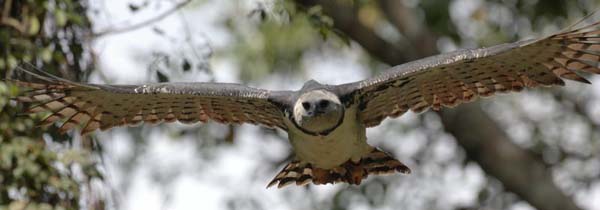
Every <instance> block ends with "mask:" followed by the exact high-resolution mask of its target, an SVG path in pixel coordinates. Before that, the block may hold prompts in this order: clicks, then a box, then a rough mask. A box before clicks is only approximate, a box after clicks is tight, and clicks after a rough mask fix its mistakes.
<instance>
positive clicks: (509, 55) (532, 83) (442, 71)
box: [339, 22, 600, 127]
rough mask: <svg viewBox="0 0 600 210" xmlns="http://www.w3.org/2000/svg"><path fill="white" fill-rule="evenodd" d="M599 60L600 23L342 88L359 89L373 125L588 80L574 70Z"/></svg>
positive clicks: (366, 119) (364, 115)
mask: <svg viewBox="0 0 600 210" xmlns="http://www.w3.org/2000/svg"><path fill="white" fill-rule="evenodd" d="M599 61H600V22H597V23H593V24H590V25H587V26H584V27H581V28H579V29H575V30H572V29H571V30H570V31H567V32H561V33H557V34H554V35H552V36H548V37H546V38H542V39H535V40H525V41H520V42H515V43H508V44H501V45H496V46H492V47H488V48H481V49H474V50H460V51H455V52H451V53H446V54H441V55H437V56H432V57H428V58H424V59H421V60H417V61H413V62H410V63H406V64H403V65H399V66H395V67H392V68H391V69H390V70H388V71H386V72H384V73H383V74H381V75H378V76H375V77H373V78H370V79H366V80H363V81H359V82H355V83H349V84H343V85H340V86H339V88H340V89H343V90H344V92H352V93H353V94H359V100H360V102H361V106H360V108H361V111H360V118H361V119H362V122H363V124H365V125H366V126H368V127H371V126H376V125H378V124H379V123H381V121H382V120H383V119H385V118H386V117H398V116H400V115H401V114H403V113H405V112H406V111H408V110H412V111H415V112H421V111H423V110H425V109H427V108H432V109H434V110H439V109H440V108H441V107H442V106H446V107H453V106H456V105H458V104H460V103H465V102H469V101H472V100H474V99H476V98H477V97H478V96H491V95H493V94H495V93H496V92H507V91H520V90H522V89H523V88H524V87H536V86H552V85H564V81H563V80H562V79H569V80H575V81H579V82H584V83H589V82H588V81H587V80H586V79H584V78H583V77H581V76H579V75H577V74H576V73H575V72H576V71H579V72H589V73H595V74H598V73H600V69H599V68H598V64H599ZM561 78H562V79H561Z"/></svg>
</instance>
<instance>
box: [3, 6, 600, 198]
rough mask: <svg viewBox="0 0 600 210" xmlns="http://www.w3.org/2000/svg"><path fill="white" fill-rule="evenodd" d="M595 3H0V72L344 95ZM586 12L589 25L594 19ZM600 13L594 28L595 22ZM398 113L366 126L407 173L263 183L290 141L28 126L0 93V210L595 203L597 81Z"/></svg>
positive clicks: (599, 127) (285, 156)
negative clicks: (338, 87)
mask: <svg viewBox="0 0 600 210" xmlns="http://www.w3.org/2000/svg"><path fill="white" fill-rule="evenodd" d="M598 9H600V0H570V1H561V0H544V1H540V0H449V1H434V0H422V1H418V0H373V1H368V0H238V1H235V0H230V1H222V0H194V1H191V0H98V1H77V0H0V74H1V75H2V76H1V77H2V78H5V77H10V76H11V74H12V69H14V68H15V67H16V66H17V65H18V64H19V63H21V62H23V61H24V62H28V63H31V64H33V65H35V66H37V67H38V68H40V69H43V70H45V71H48V72H51V73H52V74H55V75H60V76H61V77H65V78H68V79H71V80H76V81H86V82H92V83H109V84H137V83H146V82H167V81H178V82H183V81H218V82H236V83H243V84H247V85H250V86H253V87H259V88H267V89H277V90H282V89H294V90H295V89H299V88H300V87H301V86H302V83H303V82H304V81H306V80H308V79H315V80H317V81H319V82H322V83H329V84H341V83H346V82H353V81H357V80H360V79H365V78H367V77H369V76H371V75H373V74H377V73H379V72H381V71H384V70H385V69H387V68H389V67H390V66H393V65H397V64H401V63H404V62H407V61H411V60H415V59H418V58H422V57H425V56H429V55H434V54H437V53H440V52H448V51H453V50H456V49H460V48H476V47H482V46H491V45H495V44H500V43H504V42H513V41H517V40H522V39H527V38H533V37H540V36H544V35H548V34H551V33H553V32H556V31H559V30H560V29H562V28H565V27H567V26H569V25H571V24H573V23H574V22H576V21H578V20H580V19H582V18H583V17H585V16H586V15H587V14H589V13H591V12H594V11H597V10H598ZM596 16H600V15H596ZM595 20H600V17H598V18H595ZM585 76H586V77H587V78H588V79H589V80H590V81H592V83H594V84H593V85H584V84H579V83H574V82H567V85H566V87H564V88H542V89H535V90H528V91H525V92H524V93H520V94H505V95H500V96H497V97H494V98H492V99H483V100H479V101H478V102H476V103H471V104H467V105H462V106H459V107H458V108H455V109H445V110H443V111H441V112H433V111H430V112H426V113H424V114H420V115H416V114H414V113H406V114H404V115H403V116H402V117H400V118H398V119H394V120H386V121H385V122H384V123H383V124H382V125H381V126H378V127H376V128H372V129H369V130H368V133H367V136H368V138H369V142H370V143H371V144H373V145H376V146H378V147H380V148H383V149H384V150H385V151H389V152H390V153H391V154H392V155H393V156H395V157H397V158H398V159H399V160H401V161H402V162H404V163H406V164H407V165H408V166H409V167H411V169H412V170H413V173H412V174H410V175H393V176H372V177H369V178H368V179H367V180H365V181H364V182H363V184H361V185H360V186H349V185H346V184H337V185H326V186H314V185H308V186H306V187H287V188H284V189H281V190H278V189H265V186H266V184H267V183H268V182H269V181H270V180H271V179H272V178H273V176H275V174H276V173H277V172H278V171H279V170H280V168H281V167H283V166H284V164H285V163H286V161H287V160H289V158H290V155H291V150H290V146H289V144H288V142H287V137H286V134H285V133H284V132H282V131H279V130H269V129H263V128H259V127H255V126H250V125H241V126H226V125H219V124H216V123H208V124H202V125H198V124H196V125H183V124H179V123H172V124H161V125H160V126H148V125H146V126H141V127H136V128H116V129H112V130H110V131H106V132H96V133H94V134H93V135H90V136H87V137H81V136H80V135H79V132H78V131H72V132H69V133H67V134H59V133H58V132H57V127H56V126H50V127H47V128H40V127H36V122H39V121H40V120H41V119H43V117H44V116H43V115H22V114H18V113H19V112H20V111H21V110H22V108H23V107H22V106H21V105H17V104H15V103H14V102H11V101H9V98H10V97H14V96H15V95H17V94H18V91H19V90H18V89H17V88H16V87H14V86H12V85H10V84H6V83H4V82H0V95H1V97H0V210H5V209H6V210H18V209H57V210H58V209H126V210H139V209H145V210H154V209H156V210H163V209H165V210H170V209H173V210H180V209H294V210H296V209H332V210H333V209H335V210H338V209H353V210H354V209H356V210H358V209H407V210H424V209H432V210H433V209H440V210H452V209H460V210H467V209H510V210H529V209H539V210H552V209H556V210H570V209H591V210H600V77H598V76H592V75H585Z"/></svg>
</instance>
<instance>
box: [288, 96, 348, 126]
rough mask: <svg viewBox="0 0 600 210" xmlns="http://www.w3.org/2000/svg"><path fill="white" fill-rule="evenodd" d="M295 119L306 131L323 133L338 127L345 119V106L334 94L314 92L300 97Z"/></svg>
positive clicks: (295, 106)
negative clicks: (342, 119)
mask: <svg viewBox="0 0 600 210" xmlns="http://www.w3.org/2000/svg"><path fill="white" fill-rule="evenodd" d="M293 117H294V121H295V122H296V124H297V125H298V126H300V127H301V128H303V129H304V130H307V131H310V132H314V133H321V132H323V131H327V130H331V129H333V128H335V127H336V126H338V123H339V122H340V120H341V118H343V117H344V106H343V105H342V103H341V102H340V99H339V98H338V97H337V96H336V95H335V94H333V93H332V92H329V91H326V90H322V89H321V90H312V91H308V92H306V93H304V94H302V95H300V97H298V100H296V103H295V104H294V116H293Z"/></svg>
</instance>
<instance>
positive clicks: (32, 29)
mask: <svg viewBox="0 0 600 210" xmlns="http://www.w3.org/2000/svg"><path fill="white" fill-rule="evenodd" d="M39 31H40V20H39V19H38V18H37V17H36V16H34V15H32V16H30V17H29V30H27V33H28V34H29V35H36V34H37V33H38V32H39Z"/></svg>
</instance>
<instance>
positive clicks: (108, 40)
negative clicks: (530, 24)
mask: <svg viewBox="0 0 600 210" xmlns="http://www.w3.org/2000/svg"><path fill="white" fill-rule="evenodd" d="M129 2H142V1H122V0H105V1H90V3H96V4H98V5H94V7H96V8H98V9H99V10H100V13H99V14H96V15H92V17H93V18H94V19H93V20H94V25H95V27H96V28H97V29H103V28H106V27H109V26H122V25H126V24H127V23H135V22H139V21H142V20H146V19H148V18H150V17H154V16H155V15H157V14H159V13H161V12H160V11H163V10H165V9H168V8H171V7H172V4H170V3H169V2H171V1H160V2H161V3H160V7H154V6H150V7H149V9H143V10H141V12H138V13H134V14H132V13H131V12H130V11H129V8H128V5H127V3H129ZM149 2H152V3H156V2H155V1H149ZM252 2H253V1H219V0H208V1H205V2H203V3H200V4H193V5H192V7H188V8H185V9H184V10H183V11H181V12H178V13H175V14H174V15H171V16H170V17H168V18H165V19H164V20H162V21H159V22H157V23H155V24H153V25H152V26H156V27H157V28H160V29H161V30H162V31H164V32H165V33H166V34H167V37H178V38H180V37H181V34H183V31H184V24H187V26H188V27H189V30H190V34H191V35H192V38H193V41H192V43H194V44H197V46H203V45H206V44H207V43H208V44H209V45H210V46H211V47H212V48H213V49H220V48H224V47H226V46H228V45H230V44H231V41H232V38H231V37H230V36H229V35H228V33H227V29H225V28H222V26H221V23H220V22H219V21H221V20H222V14H230V13H231V11H230V10H232V9H236V10H239V11H238V12H240V13H241V14H248V13H249V12H250V9H251V8H252V7H253V6H254V5H255V4H254V3H252ZM459 2H462V3H464V4H462V5H463V6H465V5H466V6H465V8H466V7H468V5H472V4H476V3H477V2H478V1H459ZM458 15H459V16H460V14H458ZM179 47H182V46H173V45H172V43H170V42H166V41H165V38H164V37H161V36H157V35H156V34H155V33H153V32H152V27H145V28H142V29H139V30H134V31H131V32H127V33H122V34H117V35H110V36H106V37H102V38H100V39H98V40H96V41H95V43H94V45H93V48H94V51H95V52H96V53H97V56H98V58H99V60H98V61H99V69H98V70H99V71H101V72H102V73H103V74H104V75H105V76H106V77H107V78H108V80H109V81H110V82H111V83H113V84H114V83H121V84H125V83H142V82H147V81H148V76H147V66H148V63H149V62H151V60H149V59H147V58H148V57H150V55H151V53H152V52H153V51H157V50H158V51H166V52H174V51H176V50H177V48H179ZM360 56H362V52H361V51H360V49H357V48H349V49H347V50H345V51H344V52H342V53H338V54H335V55H329V56H328V57H326V58H325V57H323V55H321V54H316V55H314V56H308V57H307V58H304V64H305V66H306V69H308V71H307V76H306V77H307V78H315V79H316V80H318V81H320V82H324V83H332V84H339V83H343V82H351V81H356V80H359V79H364V78H366V77H367V76H368V74H367V73H366V72H367V71H366V70H365V69H366V67H365V66H363V64H361V63H360V62H359V61H358V60H359V58H360ZM210 66H211V70H212V72H214V75H215V80H216V81H219V82H237V81H239V79H238V71H239V70H238V69H237V67H236V66H235V65H234V64H232V62H231V61H230V60H228V58H226V57H218V58H212V59H211V60H210ZM341 68H343V69H345V71H346V72H350V73H345V74H342V75H340V74H332V73H331V72H336V71H335V69H341ZM90 79H91V81H92V82H100V83H103V82H104V81H103V80H101V79H100V76H99V74H93V75H92V77H91V78H90ZM174 79H176V80H177V81H207V80H209V79H210V78H208V77H206V75H204V74H201V73H195V74H192V75H180V76H179V77H174ZM274 81H277V80H274ZM302 82H303V81H300V80H298V81H296V82H291V83H290V84H281V83H277V82H273V83H268V82H267V83H263V84H259V86H260V87H263V88H278V89H282V88H289V89H297V88H299V87H300V86H301V83H302ZM415 121H416V118H415V115H413V114H406V115H405V116H403V117H402V118H401V119H399V120H395V121H393V122H389V121H388V122H386V123H384V125H382V126H380V127H377V128H375V129H371V130H369V133H368V136H369V138H370V140H369V141H370V142H372V143H374V144H376V145H382V144H386V145H394V148H396V151H391V152H392V153H393V154H395V155H396V156H398V158H399V159H400V160H408V161H411V160H412V159H411V156H412V155H414V153H415V152H416V151H417V150H418V148H420V147H424V146H426V145H424V144H423V142H425V141H423V138H426V137H425V136H424V135H423V134H422V132H420V131H418V130H417V131H408V132H404V133H399V132H382V131H384V130H386V129H389V128H390V127H393V126H395V127H398V125H399V124H400V125H403V126H406V127H411V126H414V124H415V123H416V122H415ZM174 126H175V127H177V126H179V127H189V126H184V125H178V124H176V125H174ZM195 126H198V125H195ZM203 126H208V128H209V129H215V130H223V129H225V128H224V127H223V126H219V125H203ZM432 126H434V127H435V126H436V125H432ZM438 127H439V126H438ZM149 128H150V127H148V129H144V131H145V132H151V135H150V136H151V138H150V139H145V141H147V142H148V145H147V147H146V148H142V151H143V153H142V154H143V155H142V156H141V157H140V158H139V159H137V160H136V161H135V166H134V170H133V171H131V174H126V173H127V172H124V171H121V168H120V167H119V165H120V164H123V162H126V161H127V160H128V158H131V156H130V155H129V154H130V153H132V152H133V150H135V149H136V148H133V143H132V140H131V139H129V137H128V135H126V134H125V132H126V129H125V128H118V129H114V130H112V131H109V132H99V133H98V134H97V136H98V137H99V138H100V139H101V141H102V142H103V144H104V146H105V150H104V151H105V152H106V153H105V154H104V156H105V162H104V164H105V166H106V174H107V178H108V181H109V182H110V184H111V185H112V186H113V188H114V189H115V190H116V192H115V195H113V196H114V197H115V199H116V202H118V203H119V204H120V207H121V208H120V209H125V210H139V209H144V210H159V209H160V210H166V209H169V210H171V209H173V210H175V209H177V210H185V209H190V210H191V209H194V210H195V209H203V210H209V209H225V208H227V203H226V200H227V199H230V198H240V199H242V200H244V198H260V202H261V203H260V204H259V205H261V206H263V207H268V208H269V209H310V208H311V206H307V204H305V203H303V202H302V199H303V198H305V197H306V196H312V197H314V198H316V200H317V201H321V202H328V201H329V200H330V199H331V196H332V195H333V194H334V193H335V192H336V191H337V190H339V189H341V188H345V187H346V186H343V185H335V186H332V185H328V186H317V187H310V188H309V189H308V191H306V190H304V189H303V188H294V187H288V188H285V189H283V190H277V189H265V186H266V184H267V183H268V182H269V181H270V179H271V178H272V177H273V176H274V175H275V174H276V173H277V172H278V170H279V169H270V167H268V166H265V165H261V163H264V162H265V161H274V160H279V159H282V158H283V156H284V155H285V154H286V151H287V150H288V149H289V145H288V143H287V142H286V141H282V138H277V137H274V136H269V135H263V134H262V133H261V132H259V130H258V128H257V127H253V126H241V128H240V129H239V133H238V134H237V136H236V143H235V144H233V145H231V146H227V147H218V148H219V149H218V151H214V154H212V155H214V156H212V158H214V159H212V160H211V161H203V160H202V159H200V158H198V154H196V153H197V152H198V151H199V150H198V149H197V148H195V147H196V146H197V142H199V141H202V140H201V139H192V138H187V137H186V138H178V140H173V136H172V135H171V134H169V132H168V129H169V127H167V128H166V130H167V132H165V129H149ZM280 136H282V137H285V135H284V134H281V133H280ZM391 139H402V141H389V140H391ZM386 140H387V141H386ZM428 146H432V147H434V148H435V149H434V151H435V153H434V154H433V159H434V160H437V161H445V160H449V159H452V158H453V157H454V156H456V155H457V154H456V150H455V148H456V147H457V145H456V144H455V143H454V141H453V140H451V139H449V138H448V139H447V140H440V141H438V142H436V143H435V144H433V145H428ZM422 167H428V166H426V165H424V166H422ZM449 167H450V169H446V170H444V173H445V174H444V175H443V176H442V177H443V179H442V180H433V181H432V180H430V179H425V180H426V181H427V183H412V184H411V182H410V180H411V179H414V178H411V177H410V176H394V177H389V179H404V181H402V182H400V181H398V182H392V183H395V184H393V185H392V191H393V192H389V193H388V196H392V197H390V198H385V199H383V205H381V207H380V208H381V209H396V208H395V206H397V205H398V204H402V203H401V202H402V200H403V199H415V200H419V199H420V200H422V203H418V202H417V203H416V204H414V205H415V206H412V207H410V208H408V209H421V208H423V207H427V206H429V205H431V204H429V203H428V202H430V201H435V202H438V203H436V205H435V206H437V207H442V209H443V208H447V209H452V208H454V207H455V206H457V205H461V204H469V203H472V202H474V201H475V200H476V198H477V190H479V189H480V187H481V185H483V184H484V183H483V182H484V181H485V179H484V175H483V173H482V171H481V169H480V168H479V167H478V166H476V165H473V164H472V165H470V166H468V167H467V168H466V170H464V169H463V168H462V166H460V165H456V166H453V165H450V166H449ZM157 168H158V169H161V171H160V172H161V173H162V174H165V175H168V174H170V173H174V174H177V176H175V177H176V179H174V180H162V181H164V182H166V183H167V184H165V185H160V184H157V183H156V182H155V180H160V177H156V171H154V170H156V169H157ZM440 170H441V169H436V168H431V169H430V170H429V173H431V174H427V173H426V172H424V173H423V174H412V175H411V176H421V177H427V176H433V175H434V174H435V173H438V172H439V171H440ZM426 171H427V170H426ZM159 174H160V173H159ZM438 176H439V175H438ZM407 180H408V181H407ZM414 180H417V181H418V180H423V179H414ZM123 185H128V186H129V188H128V189H129V190H128V191H122V189H121V188H120V186H123ZM396 191H397V192H396ZM432 192H433V193H432ZM593 193H595V194H592V196H595V197H596V198H597V197H600V186H598V187H597V190H596V191H594V192H593ZM440 195H443V198H442V197H427V196H440ZM592 198H594V197H592ZM588 199H590V198H585V199H584V200H588ZM592 200H593V199H592ZM598 200H600V199H597V200H596V201H593V202H595V204H594V206H596V209H600V203H599V202H600V201H598ZM349 202H352V201H349ZM354 202H356V205H353V206H352V208H353V209H367V207H365V206H362V204H361V203H360V202H357V201H354ZM513 209H515V210H516V209H518V210H522V209H523V210H524V209H530V207H528V205H527V204H525V203H523V204H519V205H517V206H515V207H514V208H513Z"/></svg>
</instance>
